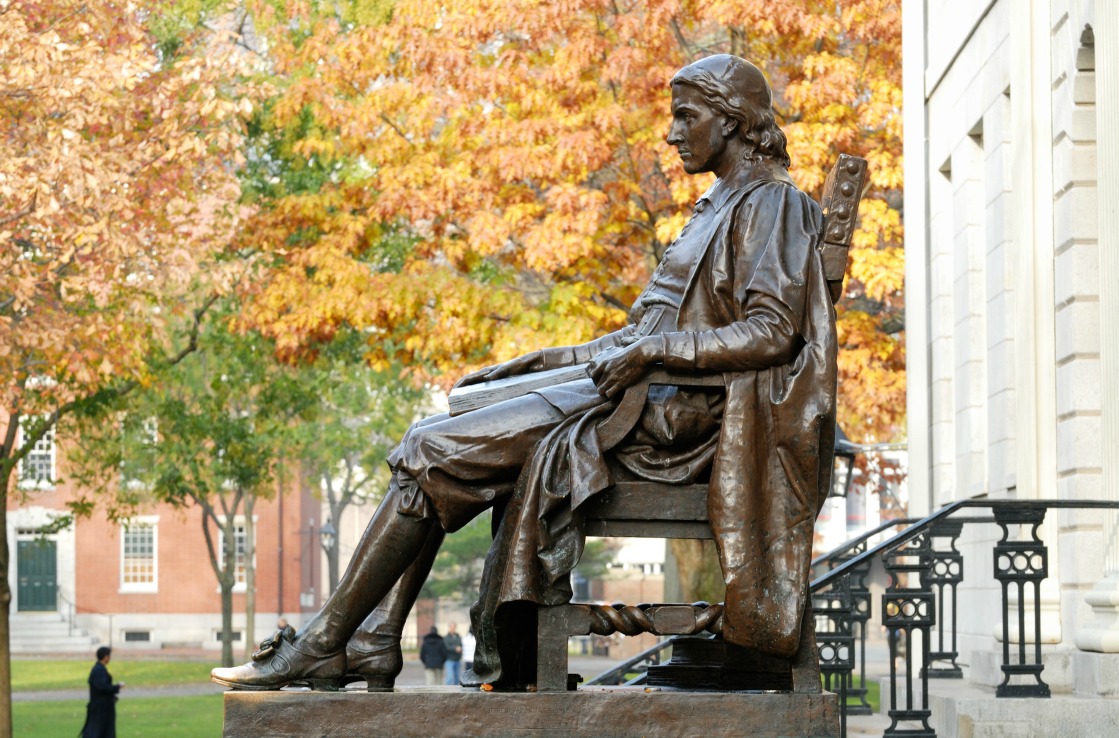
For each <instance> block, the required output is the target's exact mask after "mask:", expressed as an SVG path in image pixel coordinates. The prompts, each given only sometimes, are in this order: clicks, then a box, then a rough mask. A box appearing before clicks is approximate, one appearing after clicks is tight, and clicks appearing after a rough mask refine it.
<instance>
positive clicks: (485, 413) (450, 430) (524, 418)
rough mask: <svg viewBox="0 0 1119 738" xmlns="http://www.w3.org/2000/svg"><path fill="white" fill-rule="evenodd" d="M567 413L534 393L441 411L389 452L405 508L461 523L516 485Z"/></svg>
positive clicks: (454, 526) (448, 524) (450, 525)
mask: <svg viewBox="0 0 1119 738" xmlns="http://www.w3.org/2000/svg"><path fill="white" fill-rule="evenodd" d="M563 419H564V414H563V413H561V412H560V411H559V410H557V409H556V408H555V407H553V406H552V405H551V404H550V403H549V402H548V401H547V400H545V399H544V398H543V397H541V396H539V395H536V394H528V395H525V396H523V397H518V398H515V399H512V400H506V401H505V402H500V403H498V404H496V405H490V406H489V407H484V408H480V409H478V410H474V411H472V412H469V413H466V414H464V415H459V416H456V417H451V416H449V415H447V414H445V413H444V414H441V415H436V416H434V417H430V418H426V419H424V420H421V421H419V422H418V423H416V424H415V425H413V426H412V427H411V428H409V429H408V432H407V433H405V434H404V438H403V439H401V441H400V445H399V446H398V447H397V449H396V450H395V451H393V453H392V455H391V456H390V457H389V463H390V464H391V465H392V468H393V471H394V474H395V476H396V483H397V484H398V485H399V486H400V488H401V491H402V493H403V494H402V502H401V505H400V508H399V510H400V512H401V513H403V514H405V515H413V516H417V517H419V516H424V517H429V516H434V517H437V518H438V519H439V522H440V523H441V524H442V525H443V528H444V529H445V530H447V531H448V532H452V531H455V530H458V529H459V528H461V527H462V526H464V525H466V524H467V523H468V522H470V521H471V520H472V519H474V518H475V517H477V516H478V515H479V514H480V513H482V512H484V511H485V510H487V509H489V508H490V507H492V506H493V505H494V503H496V502H497V501H499V500H501V499H502V498H504V497H506V496H508V495H509V494H511V493H512V491H513V487H514V485H515V484H516V481H517V476H518V475H519V474H520V472H521V468H522V467H523V466H524V464H525V462H526V461H527V460H528V458H529V455H530V454H531V452H532V450H533V448H534V447H535V446H536V444H537V443H538V442H539V441H540V440H541V439H542V438H544V437H545V436H546V435H547V434H548V432H549V431H551V430H552V429H553V428H555V427H556V426H557V425H559V423H560V422H562V421H563Z"/></svg>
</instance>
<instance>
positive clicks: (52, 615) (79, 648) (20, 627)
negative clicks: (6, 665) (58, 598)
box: [11, 612, 97, 655]
mask: <svg viewBox="0 0 1119 738" xmlns="http://www.w3.org/2000/svg"><path fill="white" fill-rule="evenodd" d="M96 645H97V639H95V638H93V637H92V636H90V635H89V634H88V633H86V632H85V631H83V630H81V629H80V628H78V627H77V626H74V627H73V628H71V627H70V624H69V623H67V622H66V620H65V618H64V617H63V616H62V615H60V614H59V613H57V612H44V613H25V612H16V613H12V616H11V648H12V651H11V652H12V654H13V655H15V654H40V653H81V654H89V653H91V652H92V651H93V649H94V647H95V646H96Z"/></svg>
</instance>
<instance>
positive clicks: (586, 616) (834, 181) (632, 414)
mask: <svg viewBox="0 0 1119 738" xmlns="http://www.w3.org/2000/svg"><path fill="white" fill-rule="evenodd" d="M865 176H866V161H865V160H864V159H860V158H857V157H852V156H847V155H840V157H839V161H838V162H837V163H836V166H835V167H834V168H833V169H832V171H831V173H830V174H829V175H828V179H827V181H826V183H825V185H824V196H823V200H822V202H821V206H822V208H823V211H824V227H823V233H822V234H821V235H822V238H821V252H822V256H823V262H824V274H825V277H826V278H827V280H828V288H829V291H830V292H831V298H832V301H833V302H837V301H838V300H839V297H840V295H841V293H842V286H843V276H844V273H845V271H846V268H847V250H848V247H849V245H850V242H851V235H852V233H853V232H854V227H855V220H856V215H857V214H858V207H859V200H860V199H861V196H862V187H863V182H864V180H865ZM659 384H661V385H663V384H667V385H675V386H678V387H724V386H725V383H724V380H723V376H722V375H721V374H720V375H700V376H696V375H678V374H672V373H669V372H667V371H664V370H657V371H654V372H651V373H650V374H649V375H648V376H647V377H646V378H645V379H643V380H642V382H640V383H639V384H637V385H635V386H633V387H631V388H630V389H629V390H627V392H626V394H625V396H624V398H623V399H622V401H621V403H620V404H619V407H618V409H617V410H616V411H615V413H614V414H613V415H612V416H611V417H610V419H609V420H608V421H606V423H604V424H603V425H600V426H599V429H598V430H599V438H600V441H601V443H602V446H603V447H604V448H610V447H612V446H614V445H615V444H616V443H617V442H618V441H620V440H621V437H622V436H623V435H625V433H627V432H628V430H629V428H631V427H633V425H634V422H635V421H636V419H637V417H638V415H639V414H640V413H641V410H642V408H643V407H644V404H645V400H646V398H647V396H648V393H649V388H650V387H651V386H653V385H659ZM582 510H583V511H584V530H585V533H586V534H587V535H589V536H605V537H644V538H698V539H711V538H713V535H712V532H711V527H710V525H709V523H708V518H707V485H706V484H693V485H687V486H679V485H671V484H661V483H654V482H630V481H620V482H618V483H617V484H615V486H613V487H611V488H610V489H608V490H606V491H604V492H602V493H600V494H598V495H597V496H595V497H594V498H592V499H591V500H588V501H587V502H586V503H584V505H583V508H582ZM805 585H806V586H807V582H805ZM722 609H723V608H722V605H721V604H716V605H708V604H707V603H696V604H664V605H637V606H628V605H590V604H579V603H571V604H566V605H557V606H550V607H549V606H541V607H539V608H538V609H537V642H536V645H537V647H536V689H537V691H541V692H555V691H564V690H569V689H574V688H575V683H574V681H573V680H572V679H571V678H569V675H568V673H567V666H568V664H567V640H568V638H569V637H571V636H577V635H590V634H592V633H595V634H598V635H609V634H612V633H622V634H624V635H637V634H639V633H643V632H648V633H653V634H655V635H693V634H698V633H703V632H705V631H707V632H712V633H719V632H721V629H722ZM720 643H721V642H720ZM674 660H675V654H674ZM732 662H736V665H737V666H739V667H740V668H741V671H739V672H737V676H732V677H731V678H730V680H729V682H728V681H724V683H723V688H730V689H781V690H785V691H794V692H802V693H809V692H819V691H820V667H819V654H818V652H817V647H816V635H815V618H814V617H813V613H812V601H811V598H810V597H809V598H808V599H807V600H806V604H805V612H804V614H803V616H802V619H801V632H800V646H799V649H798V652H797V655H796V656H795V657H794V658H793V659H792V660H791V661H784V660H781V659H774V658H772V657H766V656H764V655H762V654H754V653H752V652H747V651H746V649H739V648H737V647H734V646H729V647H728V648H727V651H726V663H727V664H731V663H732Z"/></svg>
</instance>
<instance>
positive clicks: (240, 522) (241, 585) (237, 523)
mask: <svg viewBox="0 0 1119 738" xmlns="http://www.w3.org/2000/svg"><path fill="white" fill-rule="evenodd" d="M256 524H257V516H256V515H254V516H253V525H254V526H255V525H256ZM233 527H234V531H235V532H234V535H236V530H237V529H240V530H241V531H242V535H244V533H243V531H244V530H245V516H244V515H236V516H234V518H233ZM233 548H234V550H236V549H237V544H236V542H235V543H234V544H233ZM218 566H219V567H221V568H225V531H224V530H220V529H219V530H218ZM253 566H256V551H253ZM233 572H234V575H235V576H236V574H237V570H236V569H234V570H233ZM240 573H241V576H240V577H239V578H237V579H236V580H235V581H234V582H233V591H234V592H235V593H237V592H245V591H247V590H248V584H247V583H246V581H245V577H246V570H245V566H244V565H242V566H241V572H240ZM218 591H219V592H220V591H221V585H218Z"/></svg>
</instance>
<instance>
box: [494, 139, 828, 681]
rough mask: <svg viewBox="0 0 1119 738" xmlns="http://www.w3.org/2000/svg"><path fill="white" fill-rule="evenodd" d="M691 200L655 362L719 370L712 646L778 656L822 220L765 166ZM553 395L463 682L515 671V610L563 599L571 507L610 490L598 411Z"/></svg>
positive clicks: (818, 361)
mask: <svg viewBox="0 0 1119 738" xmlns="http://www.w3.org/2000/svg"><path fill="white" fill-rule="evenodd" d="M705 199H707V201H708V207H711V208H714V215H713V214H712V213H710V212H709V213H707V214H706V215H705V216H704V217H703V218H702V219H701V218H700V217H699V215H696V216H693V223H694V224H696V225H694V227H693V231H692V233H691V236H690V237H691V238H696V237H702V238H704V239H705V240H706V244H705V245H704V246H703V247H702V249H701V250H700V252H699V254H700V255H699V258H698V259H697V260H696V261H695V263H694V265H693V266H692V268H691V274H690V276H689V277H688V281H687V286H686V288H685V290H684V294H683V297H682V299H681V302H680V305H679V311H678V314H677V320H676V330H675V331H668V332H665V333H664V341H665V346H666V355H665V366H666V367H667V368H669V369H673V370H676V371H692V372H703V373H712V372H717V373H723V374H724V377H725V381H726V385H727V389H726V396H725V404H724V405H723V407H722V411H721V413H722V420H721V426H720V427H719V430H718V432H717V439H714V438H713V439H712V442H713V443H714V448H713V450H712V451H713V453H712V455H713V457H714V458H713V464H712V466H711V470H710V475H711V476H710V478H711V482H710V488H709V489H710V492H709V496H708V509H709V514H710V519H711V524H712V528H713V531H714V534H715V540H716V544H717V547H718V551H719V556H720V560H721V563H722V567H723V574H724V578H725V581H726V584H727V592H726V600H725V604H726V610H725V620H724V637H725V638H726V639H727V640H728V641H730V642H732V643H736V644H739V645H742V646H749V647H754V648H757V649H759V650H761V651H763V652H766V653H769V654H773V655H776V656H792V655H793V654H795V653H796V650H797V646H798V636H799V627H800V617H801V613H802V612H803V609H804V604H805V598H806V583H807V580H808V566H809V562H810V556H811V548H812V527H813V523H814V520H815V518H816V515H817V514H818V512H819V510H820V507H821V505H822V504H823V501H824V499H825V497H826V496H827V490H828V487H829V485H830V480H831V466H832V455H833V450H832V447H833V441H834V433H835V398H836V345H837V339H836V330H835V312H834V308H833V306H832V303H831V299H830V297H829V295H828V291H827V286H826V282H825V279H824V274H823V267H822V263H821V259H820V253H819V251H818V249H817V243H818V239H819V232H820V228H821V223H822V218H821V213H820V209H819V207H818V206H817V205H816V203H815V202H813V201H812V200H811V199H810V198H808V197H807V196H806V195H804V194H803V193H802V192H800V191H799V190H798V189H797V188H796V187H795V186H794V185H793V184H792V182H791V181H790V180H789V178H788V175H787V174H786V173H785V171H784V169H783V168H781V167H779V166H778V165H776V164H773V163H772V162H769V161H765V160H763V161H762V162H761V163H759V164H756V165H749V164H744V166H743V167H741V168H740V169H739V170H738V171H737V172H735V173H734V175H732V176H730V177H728V178H727V179H726V180H720V181H719V182H717V183H716V185H715V186H714V187H713V188H712V191H711V192H710V193H709V195H708V196H705ZM701 212H702V209H701ZM689 225H690V226H691V225H692V224H689ZM696 229H700V230H699V232H698V234H697V231H696ZM639 302H640V300H639ZM633 330H634V329H633V328H632V327H630V328H627V329H625V330H623V331H621V332H619V333H618V334H615V336H612V337H610V339H608V340H606V341H603V340H600V341H598V342H596V348H600V347H601V346H602V345H603V344H610V343H614V342H616V341H617V340H620V339H622V338H624V337H625V336H627V335H630V334H632V332H633ZM564 392H565V393H566V394H565V395H564V397H565V399H564V402H566V403H567V407H566V408H565V409H566V410H569V411H571V412H570V414H569V415H568V417H567V419H566V420H565V421H564V422H563V423H561V424H560V425H559V426H558V427H557V428H556V429H555V430H553V431H552V432H551V434H549V436H548V437H547V438H546V439H545V440H544V441H542V442H541V443H540V444H539V445H538V446H537V448H536V450H535V452H534V453H533V454H532V456H531V458H530V461H529V463H528V464H527V465H526V466H525V468H524V470H523V471H522V473H521V476H520V479H519V480H518V483H517V488H516V491H515V493H514V494H513V496H512V498H511V499H510V501H509V504H508V507H507V509H506V510H505V511H504V514H503V516H502V518H501V525H500V528H499V529H498V531H497V535H496V539H495V542H494V545H493V547H492V548H491V551H490V555H489V557H488V558H487V565H486V571H485V574H484V576H483V582H482V593H481V597H480V599H479V601H478V603H476V604H475V606H474V608H473V609H472V616H473V621H474V628H475V632H476V633H477V635H478V652H477V655H476V659H475V668H474V671H475V675H474V680H476V681H478V682H485V681H498V680H502V679H503V670H504V672H506V674H508V673H509V672H511V671H513V670H514V669H519V670H521V671H522V673H523V671H524V669H525V664H520V665H518V662H520V661H521V660H522V655H523V653H524V652H523V650H522V644H519V642H518V641H519V639H521V638H523V637H524V635H525V634H526V633H527V628H526V623H527V620H528V618H529V617H530V616H529V614H528V610H527V609H526V608H525V607H523V606H520V605H518V603H539V604H560V603H562V602H565V601H567V600H568V599H569V598H570V596H571V591H570V587H569V584H568V574H569V573H570V571H571V569H572V568H573V567H574V565H575V563H576V562H577V561H578V558H579V556H580V554H581V551H582V533H581V531H580V527H579V515H578V510H579V507H580V505H581V504H582V503H583V502H585V501H586V500H587V499H589V498H590V497H591V496H593V495H594V494H597V493H598V492H600V491H601V490H603V489H605V488H607V487H608V486H610V485H611V484H612V473H611V469H610V466H609V464H608V463H607V460H606V454H605V453H604V451H605V450H604V449H603V448H601V446H600V444H599V441H598V437H597V434H596V432H595V429H596V426H597V424H598V423H599V422H600V420H601V419H602V418H603V417H605V416H606V415H607V414H608V413H609V412H610V411H611V410H612V409H613V407H614V404H613V403H611V402H607V401H606V400H604V399H602V398H600V397H597V396H595V395H594V391H593V386H590V385H589V380H588V382H585V383H583V384H582V385H579V384H574V385H572V386H570V387H567V388H565V390H564ZM580 393H581V394H582V396H583V397H584V398H585V401H584V402H583V403H582V404H580V401H579V399H578V398H579V397H580ZM545 396H547V394H546V393H545ZM572 398H575V399H574V400H573V399H572ZM625 443H626V442H625V441H623V443H622V446H623V447H624V446H625ZM613 453H623V454H624V453H625V449H624V448H619V449H615V451H614V452H613ZM650 472H651V474H652V476H653V477H654V478H655V477H656V472H655V470H652V469H651V470H650ZM499 652H500V654H499ZM499 655H500V659H499V658H498V657H499Z"/></svg>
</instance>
